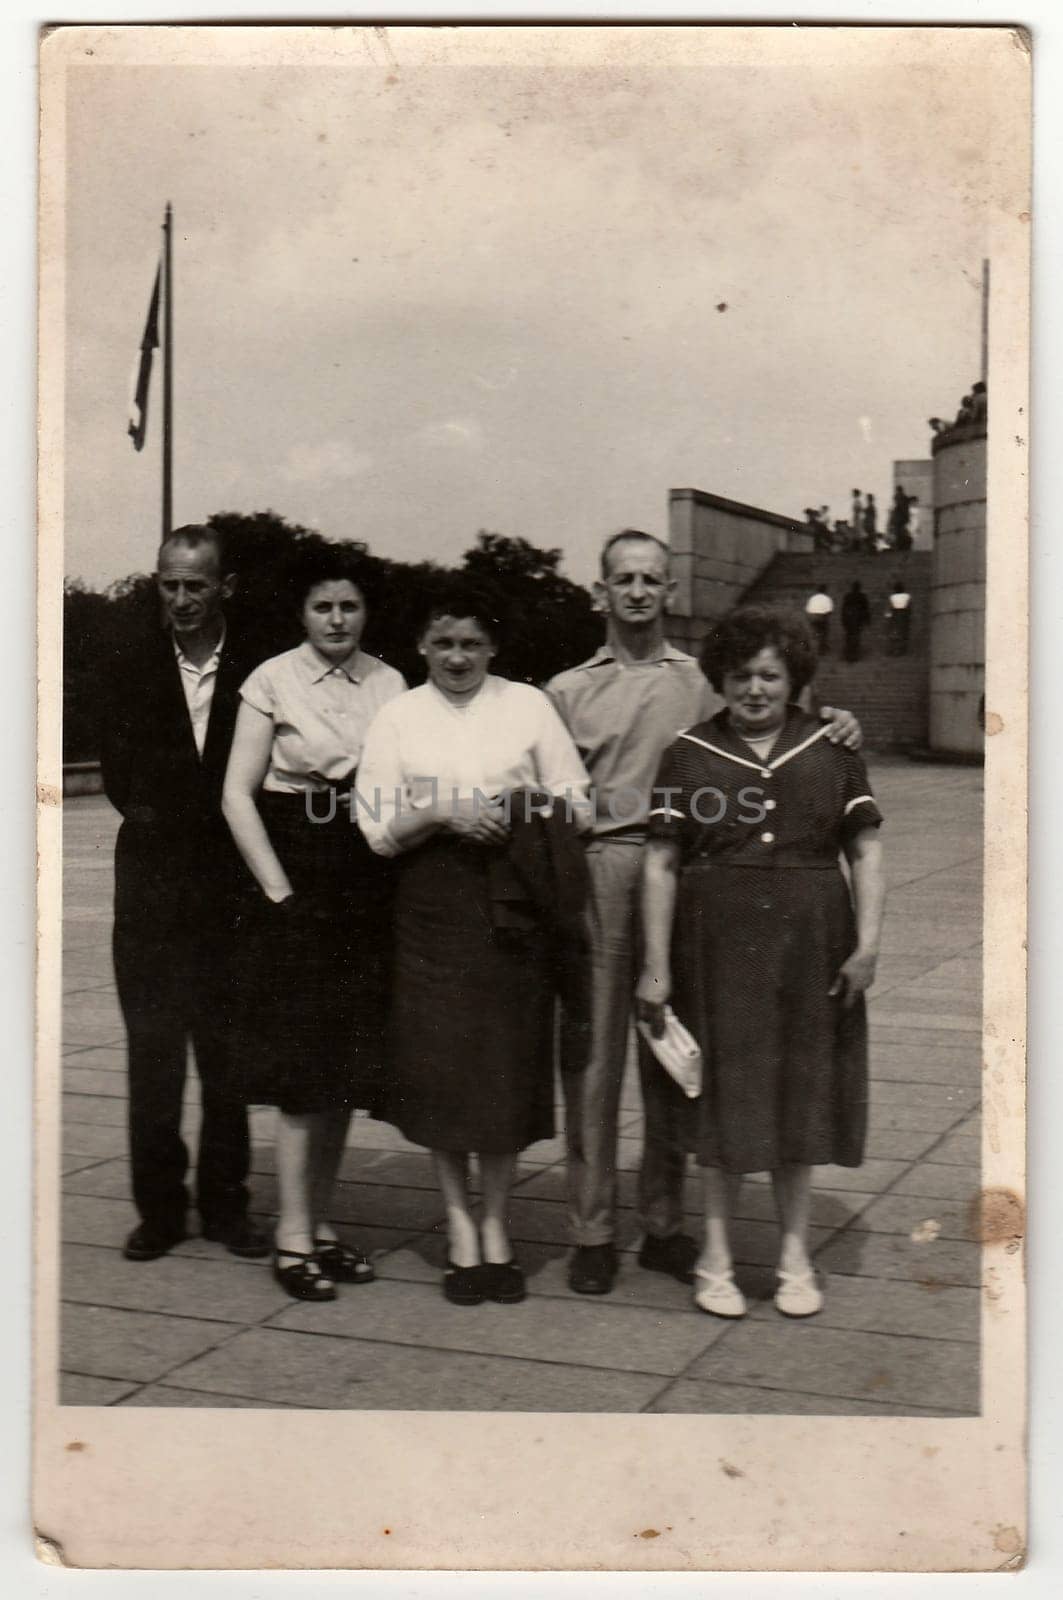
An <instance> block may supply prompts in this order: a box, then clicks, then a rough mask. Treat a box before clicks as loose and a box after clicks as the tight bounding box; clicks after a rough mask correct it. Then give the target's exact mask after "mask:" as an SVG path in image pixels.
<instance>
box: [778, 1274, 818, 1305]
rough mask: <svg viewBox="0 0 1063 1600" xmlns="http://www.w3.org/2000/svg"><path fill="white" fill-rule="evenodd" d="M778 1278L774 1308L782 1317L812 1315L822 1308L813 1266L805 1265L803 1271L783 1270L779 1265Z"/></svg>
mask: <svg viewBox="0 0 1063 1600" xmlns="http://www.w3.org/2000/svg"><path fill="white" fill-rule="evenodd" d="M778 1279H779V1287H778V1288H777V1289H776V1291H775V1309H776V1311H781V1312H782V1314H783V1316H784V1317H814V1316H815V1314H816V1312H817V1311H822V1310H823V1294H822V1291H821V1290H820V1288H819V1286H818V1285H817V1283H816V1271H815V1268H814V1267H806V1269H805V1271H804V1272H784V1271H783V1270H782V1268H781V1267H780V1268H779V1269H778Z"/></svg>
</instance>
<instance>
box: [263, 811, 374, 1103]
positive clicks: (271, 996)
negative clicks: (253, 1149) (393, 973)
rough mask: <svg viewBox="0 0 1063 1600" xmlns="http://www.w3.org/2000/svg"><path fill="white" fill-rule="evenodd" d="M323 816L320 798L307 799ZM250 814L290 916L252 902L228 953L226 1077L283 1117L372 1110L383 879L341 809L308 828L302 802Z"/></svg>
mask: <svg viewBox="0 0 1063 1600" xmlns="http://www.w3.org/2000/svg"><path fill="white" fill-rule="evenodd" d="M313 803H314V806H315V815H317V816H320V817H321V818H325V817H326V816H327V813H328V810H329V796H328V795H318V796H315V797H313ZM259 809H260V812H261V815H262V819H263V822H264V823H265V826H266V831H267V832H268V834H269V836H270V841H271V843H272V844H273V848H274V849H275V850H276V852H277V855H278V857H279V859H280V861H281V863H282V865H283V867H284V870H285V872H286V873H287V874H288V878H289V880H290V882H291V885H292V888H293V889H294V890H295V891H296V893H297V894H298V895H299V896H300V897H302V898H303V909H302V910H301V911H300V912H299V913H298V914H293V915H287V916H286V915H283V914H279V913H278V912H277V911H275V910H271V909H270V908H269V907H268V906H266V905H264V904H263V903H261V902H256V903H255V904H254V905H253V906H252V907H250V908H249V910H248V912H247V914H246V916H245V917H244V918H243V919H242V924H243V925H242V927H241V929H240V930H239V938H238V941H237V947H236V950H235V952H234V968H235V973H234V980H233V1016H232V1024H231V1025H232V1039H233V1050H232V1057H233V1074H234V1082H235V1086H236V1088H237V1091H238V1092H239V1093H240V1094H241V1095H242V1097H243V1098H244V1099H245V1100H246V1101H247V1102H248V1103H249V1104H252V1105H254V1104H263V1105H276V1106H280V1107H281V1109H282V1110H284V1111H289V1112H292V1113H301V1112H310V1111H328V1110H339V1109H343V1108H349V1109H354V1108H356V1107H361V1108H363V1109H366V1110H369V1111H371V1112H374V1113H375V1112H376V1111H378V1109H379V1106H380V1101H381V1094H382V1090H383V1078H384V1072H383V1066H384V1052H385V1029H386V1005H387V981H388V970H389V966H390V945H391V912H392V889H393V882H394V873H393V870H392V867H391V863H390V862H388V861H385V860H383V859H382V858H381V857H379V856H376V855H374V854H373V852H372V851H371V850H370V848H369V846H368V845H367V844H366V842H365V839H364V837H363V836H362V833H361V831H360V830H359V828H358V827H357V826H356V825H353V824H352V822H351V819H350V813H349V811H348V809H347V807H346V806H342V805H337V807H336V814H335V816H334V817H333V818H332V819H331V820H328V821H326V820H321V821H314V820H311V818H310V816H308V814H307V807H306V801H305V798H304V797H303V796H302V795H280V794H269V793H263V794H262V795H260V796H259Z"/></svg>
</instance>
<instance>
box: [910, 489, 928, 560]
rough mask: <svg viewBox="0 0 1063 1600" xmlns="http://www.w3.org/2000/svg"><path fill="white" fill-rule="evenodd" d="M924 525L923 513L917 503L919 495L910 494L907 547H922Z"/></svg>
mask: <svg viewBox="0 0 1063 1600" xmlns="http://www.w3.org/2000/svg"><path fill="white" fill-rule="evenodd" d="M925 527H926V519H925V513H924V511H923V508H922V506H921V505H920V504H919V496H918V495H917V494H913V495H912V496H911V509H910V511H909V515H908V532H909V535H910V537H911V541H912V542H911V545H910V546H909V549H917V550H921V549H922V538H923V533H924V530H925Z"/></svg>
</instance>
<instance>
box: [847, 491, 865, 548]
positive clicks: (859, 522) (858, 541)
mask: <svg viewBox="0 0 1063 1600" xmlns="http://www.w3.org/2000/svg"><path fill="white" fill-rule="evenodd" d="M849 525H850V527H851V528H852V530H853V532H852V542H851V544H850V546H849V548H850V550H853V551H858V550H859V549H860V548H861V546H862V543H863V536H864V502H863V500H862V499H861V498H860V490H859V489H854V490H853V509H852V512H851V513H850V516H849Z"/></svg>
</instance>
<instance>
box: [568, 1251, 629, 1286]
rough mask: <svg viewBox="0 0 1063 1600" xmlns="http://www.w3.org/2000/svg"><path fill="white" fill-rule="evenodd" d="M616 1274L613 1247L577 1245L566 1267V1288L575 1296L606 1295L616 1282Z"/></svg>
mask: <svg viewBox="0 0 1063 1600" xmlns="http://www.w3.org/2000/svg"><path fill="white" fill-rule="evenodd" d="M616 1273H617V1259H616V1249H615V1247H614V1246H613V1245H611V1244H581V1245H577V1247H576V1252H575V1254H574V1255H573V1257H572V1260H571V1261H570V1262H569V1266H568V1286H569V1288H570V1289H573V1290H575V1292H576V1294H608V1293H609V1291H610V1290H611V1289H612V1287H613V1284H614V1283H615V1282H616Z"/></svg>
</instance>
